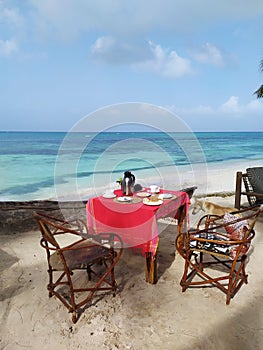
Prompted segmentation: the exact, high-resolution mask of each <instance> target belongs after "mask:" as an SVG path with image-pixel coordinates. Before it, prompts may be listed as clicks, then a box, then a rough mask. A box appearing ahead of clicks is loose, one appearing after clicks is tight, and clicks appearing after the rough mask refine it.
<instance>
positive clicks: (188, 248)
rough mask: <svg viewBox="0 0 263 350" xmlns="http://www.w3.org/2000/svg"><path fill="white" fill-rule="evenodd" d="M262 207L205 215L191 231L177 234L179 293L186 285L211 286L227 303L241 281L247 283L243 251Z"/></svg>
mask: <svg viewBox="0 0 263 350" xmlns="http://www.w3.org/2000/svg"><path fill="white" fill-rule="evenodd" d="M262 209H263V207H262V206H261V207H260V208H259V209H258V210H257V211H254V210H250V209H243V210H240V211H238V212H236V213H235V215H233V214H229V213H226V214H225V215H223V216H216V215H205V216H203V217H202V218H201V219H200V221H199V222H198V224H197V228H196V229H195V230H189V231H188V232H186V233H181V234H179V235H178V236H177V238H176V248H177V251H178V252H179V254H180V255H181V256H182V257H183V259H184V261H185V264H184V273H183V276H182V279H181V282H180V284H181V286H182V291H183V292H184V291H185V290H186V289H187V288H189V287H200V286H201V287H202V286H210V287H211V286H215V287H217V288H219V289H220V290H221V291H222V292H224V293H225V294H226V304H227V305H228V304H229V303H230V299H231V298H233V297H234V296H235V294H236V293H237V291H238V290H239V289H240V287H241V286H242V284H243V283H248V281H247V274H246V272H245V265H246V258H247V251H248V249H249V246H250V243H251V241H252V239H253V238H254V236H255V231H254V229H253V228H254V225H255V223H256V221H257V219H258V216H259V214H260V213H261V212H262ZM237 214H238V215H237Z"/></svg>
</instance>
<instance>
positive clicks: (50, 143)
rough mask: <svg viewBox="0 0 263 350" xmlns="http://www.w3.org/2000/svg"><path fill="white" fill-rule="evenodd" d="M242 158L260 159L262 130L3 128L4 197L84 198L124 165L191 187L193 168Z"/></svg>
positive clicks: (0, 166) (0, 184)
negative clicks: (55, 130) (70, 130)
mask: <svg viewBox="0 0 263 350" xmlns="http://www.w3.org/2000/svg"><path fill="white" fill-rule="evenodd" d="M239 160H240V161H241V160H242V161H246V160H247V161H248V162H249V161H253V160H257V161H258V162H259V164H260V163H262V160H263V132H203V133H195V134H194V133H171V134H169V133H164V132H107V133H70V134H68V133H65V132H0V178H1V181H0V200H1V201H3V200H15V201H21V200H36V199H51V198H52V199H63V198H65V199H85V198H88V197H90V196H92V195H94V194H97V193H101V192H102V191H103V190H104V189H105V188H107V187H111V188H116V186H118V184H117V183H116V180H118V179H119V178H120V177H122V175H123V172H124V171H126V170H131V171H132V172H133V173H134V174H135V176H136V179H137V182H140V183H141V184H142V185H143V186H148V185H149V184H151V182H152V181H154V182H155V183H158V184H160V185H161V186H164V185H165V181H166V178H167V177H168V176H173V177H174V178H175V180H176V181H175V183H177V184H178V186H179V187H180V186H184V185H189V186H191V185H195V184H196V183H195V182H196V181H195V180H196V179H195V177H194V173H195V167H197V166H198V167H199V169H200V167H201V169H205V167H206V166H207V165H220V166H219V168H220V167H222V166H223V164H227V163H228V164H229V163H230V162H237V161H239ZM182 174H184V175H182ZM186 174H188V175H189V174H190V175H191V174H192V175H193V176H192V177H191V176H190V175H189V176H188V177H187V176H186ZM182 178H184V179H186V178H187V181H182ZM153 179H154V180H153Z"/></svg>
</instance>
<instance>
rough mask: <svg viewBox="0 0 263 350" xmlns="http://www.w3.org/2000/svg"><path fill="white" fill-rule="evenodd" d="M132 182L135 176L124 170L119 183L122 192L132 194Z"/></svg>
mask: <svg viewBox="0 0 263 350" xmlns="http://www.w3.org/2000/svg"><path fill="white" fill-rule="evenodd" d="M134 183H135V176H134V175H133V174H132V173H131V172H130V171H125V173H124V176H123V180H122V183H121V189H122V193H123V194H124V195H126V196H130V195H132V192H133V186H134Z"/></svg>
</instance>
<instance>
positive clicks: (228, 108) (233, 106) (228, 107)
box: [219, 96, 244, 114]
mask: <svg viewBox="0 0 263 350" xmlns="http://www.w3.org/2000/svg"><path fill="white" fill-rule="evenodd" d="M238 100H239V99H238V97H237V96H231V97H230V98H229V99H228V100H227V101H226V102H225V103H223V104H222V105H221V106H220V107H219V110H220V111H222V112H223V113H227V114H231V113H233V114H237V113H241V112H242V110H244V107H243V108H242V107H241V106H240V105H239V101H238Z"/></svg>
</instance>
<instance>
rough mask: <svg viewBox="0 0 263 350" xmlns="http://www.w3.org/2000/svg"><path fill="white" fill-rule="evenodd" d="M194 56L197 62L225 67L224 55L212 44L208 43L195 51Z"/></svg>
mask: <svg viewBox="0 0 263 350" xmlns="http://www.w3.org/2000/svg"><path fill="white" fill-rule="evenodd" d="M192 56H193V58H194V59H195V60H197V61H198V62H201V63H209V64H213V65H215V66H221V67H222V66H224V65H225V58H224V55H223V53H222V52H221V51H220V49H219V48H217V47H216V46H214V45H212V44H210V43H206V44H204V45H202V47H201V48H199V49H198V50H195V51H194V52H193V54H192Z"/></svg>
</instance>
